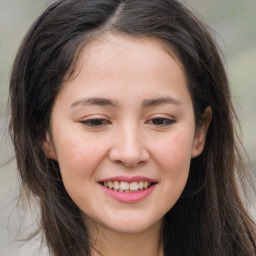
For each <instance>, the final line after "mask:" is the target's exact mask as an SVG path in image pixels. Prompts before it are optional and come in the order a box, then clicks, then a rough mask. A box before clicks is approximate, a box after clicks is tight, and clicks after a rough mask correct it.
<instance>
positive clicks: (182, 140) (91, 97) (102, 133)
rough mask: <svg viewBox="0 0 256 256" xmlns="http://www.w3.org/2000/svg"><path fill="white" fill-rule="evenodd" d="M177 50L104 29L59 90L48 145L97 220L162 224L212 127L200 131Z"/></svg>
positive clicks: (128, 226)
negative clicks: (206, 134) (191, 163)
mask: <svg viewBox="0 0 256 256" xmlns="http://www.w3.org/2000/svg"><path fill="white" fill-rule="evenodd" d="M170 52H171V51H170V50H169V53H167V51H166V50H164V47H163V46H162V45H161V44H160V43H159V42H158V41H156V40H153V39H145V38H144V39H142V38H141V39H138V38H137V39H135V38H131V37H125V36H117V35H111V34H109V35H105V36H104V37H102V38H100V39H98V40H96V41H93V42H92V43H90V44H89V45H87V46H86V49H85V50H84V52H83V54H82V56H81V61H80V62H79V65H78V67H77V76H75V78H74V79H73V80H71V81H69V82H67V83H65V84H63V88H62V90H61V91H60V93H59V95H58V96H57V98H56V101H55V104H54V106H53V111H52V117H51V131H52V138H53V142H50V141H47V142H46V143H45V144H44V149H45V152H46V154H47V156H48V157H49V158H52V159H55V160H56V161H57V162H58V164H59V167H60V172H61V176H62V179H63V183H64V186H65V188H66V190H67V193H68V194H69V196H70V197H71V198H72V200H73V201H74V202H75V203H76V205H77V206H78V207H79V208H80V209H81V211H82V213H83V216H84V218H85V220H86V221H88V222H90V223H93V224H96V225H97V227H98V228H100V227H102V228H105V229H110V230H112V231H117V232H125V233H138V232H142V231H145V230H147V229H150V228H152V227H153V226H155V225H161V220H162V218H163V216H164V215H165V214H166V213H167V211H169V210H170V209H171V208H172V207H173V205H174V204H175V203H176V202H177V200H178V199H179V197H180V195H181V193H182V191H183V189H184V187H185V184H186V181H187V178H188V174H189V166H190V161H191V158H193V157H196V156H197V155H199V154H200V153H201V151H202V148H203V143H204V137H205V132H206V131H205V130H206V128H205V126H204V125H202V127H201V128H200V127H199V128H198V129H195V123H194V113H193V106H192V101H191V97H190V94H189V91H188V88H187V84H186V79H185V74H184V70H183V67H182V65H181V63H180V61H179V60H178V59H177V58H176V57H175V55H174V54H173V53H172V54H170ZM48 137H49V136H48Z"/></svg>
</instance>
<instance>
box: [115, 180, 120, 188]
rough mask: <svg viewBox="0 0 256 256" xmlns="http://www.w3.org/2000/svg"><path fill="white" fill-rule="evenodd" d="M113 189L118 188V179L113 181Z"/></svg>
mask: <svg viewBox="0 0 256 256" xmlns="http://www.w3.org/2000/svg"><path fill="white" fill-rule="evenodd" d="M114 189H119V182H118V181H114Z"/></svg>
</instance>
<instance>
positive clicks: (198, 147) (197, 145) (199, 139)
mask: <svg viewBox="0 0 256 256" xmlns="http://www.w3.org/2000/svg"><path fill="white" fill-rule="evenodd" d="M211 120H212V109H211V108H210V107H207V108H206V109H205V111H204V113H203V115H202V119H201V121H200V123H199V124H198V127H197V129H196V132H195V137H194V142H193V149H192V154H191V158H195V157H197V156H199V155H200V154H201V153H202V151H203V149H204V144H205V140H206V134H207V131H208V127H209V125H210V123H211Z"/></svg>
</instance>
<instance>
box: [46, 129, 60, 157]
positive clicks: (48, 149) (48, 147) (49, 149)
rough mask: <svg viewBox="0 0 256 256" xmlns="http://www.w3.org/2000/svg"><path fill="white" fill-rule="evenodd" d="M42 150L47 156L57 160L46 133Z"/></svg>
mask: <svg viewBox="0 0 256 256" xmlns="http://www.w3.org/2000/svg"><path fill="white" fill-rule="evenodd" d="M43 151H44V153H45V155H46V157H47V158H50V159H52V160H57V157H56V152H55V149H54V146H53V143H52V141H51V139H50V135H49V134H48V133H47V134H46V138H45V142H44V143H43Z"/></svg>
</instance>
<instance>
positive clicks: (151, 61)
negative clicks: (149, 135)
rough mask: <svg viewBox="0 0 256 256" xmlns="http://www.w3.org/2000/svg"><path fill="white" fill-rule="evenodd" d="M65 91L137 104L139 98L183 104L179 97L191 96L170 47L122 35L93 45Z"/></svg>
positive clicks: (155, 41)
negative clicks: (169, 97) (140, 96)
mask: <svg viewBox="0 0 256 256" xmlns="http://www.w3.org/2000/svg"><path fill="white" fill-rule="evenodd" d="M63 89H64V90H65V91H66V94H68V95H76V97H77V98H79V97H78V96H80V95H84V97H103V96H104V97H106V96H107V97H108V98H113V97H114V96H116V98H118V97H119V100H122V99H125V98H127V97H128V96H131V98H132V100H133V101H135V97H134V96H135V95H143V96H145V97H146V98H155V96H157V97H165V96H166V95H167V94H169V96H172V97H175V98H177V99H178V100H180V101H182V99H181V98H180V99H179V97H183V96H184V95H186V97H187V96H188V90H187V82H186V77H185V73H184V71H183V66H182V64H181V62H180V60H179V59H178V58H177V56H176V55H175V53H174V52H173V50H172V49H171V48H170V47H167V46H166V45H165V44H164V43H162V42H160V41H159V40H157V39H154V38H142V37H131V36H123V35H120V34H118V35H116V34H105V35H103V36H101V37H98V38H97V39H95V40H92V41H90V42H89V43H88V44H87V45H86V46H85V47H84V49H83V51H82V52H81V54H80V56H79V60H78V61H77V66H76V70H75V76H74V78H73V79H70V80H69V81H68V82H66V83H64V84H63V87H62V91H63ZM67 91H68V92H67ZM153 94H157V95H153ZM178 94H180V95H178ZM182 94H183V96H182Z"/></svg>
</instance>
